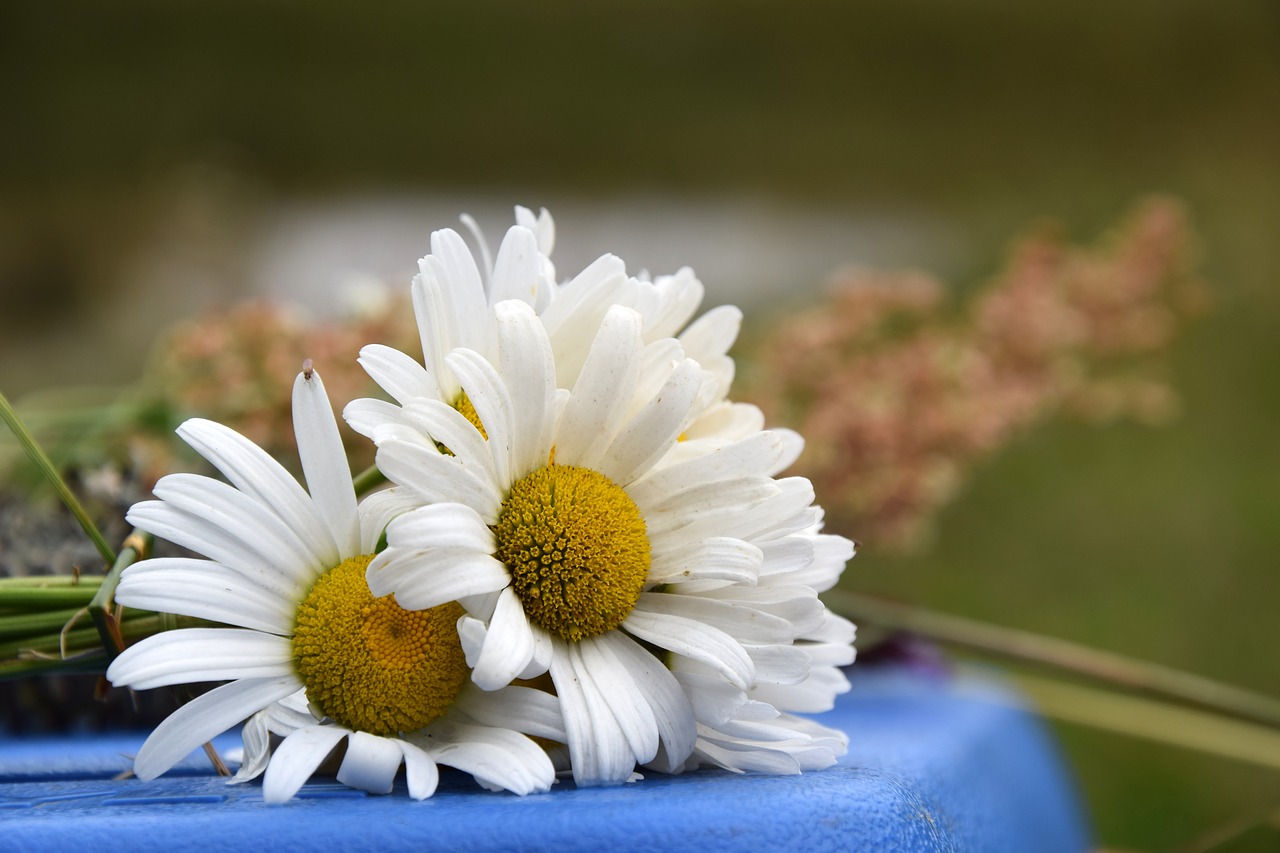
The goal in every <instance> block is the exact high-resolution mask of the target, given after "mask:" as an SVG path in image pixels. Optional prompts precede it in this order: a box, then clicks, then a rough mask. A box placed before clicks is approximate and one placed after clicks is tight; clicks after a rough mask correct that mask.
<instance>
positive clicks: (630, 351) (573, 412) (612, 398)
mask: <svg viewBox="0 0 1280 853" xmlns="http://www.w3.org/2000/svg"><path fill="white" fill-rule="evenodd" d="M640 322H641V321H640V315H639V314H638V313H636V312H635V311H632V310H631V309H629V308H624V307H621V306H615V307H614V308H612V309H610V311H609V313H608V314H607V315H606V316H605V320H604V323H603V324H602V325H601V326H600V331H599V332H598V333H597V334H596V337H595V340H594V341H592V343H591V351H590V353H589V354H588V355H587V361H586V364H584V365H583V367H582V371H581V373H579V374H578V379H577V382H575V383H574V386H573V394H572V395H571V396H570V397H569V401H568V404H567V405H566V407H565V411H564V415H563V416H562V418H561V420H560V428H559V430H558V433H557V439H556V458H557V459H558V460H560V461H561V462H562V463H563V464H567V465H581V466H583V467H585V468H595V467H597V466H598V465H599V464H600V460H601V459H602V458H603V456H604V453H605V451H606V450H607V449H608V447H609V445H610V444H611V443H612V442H613V438H614V436H615V435H617V433H618V430H619V429H620V428H621V426H622V417H623V415H624V414H625V413H626V411H627V407H628V405H629V404H630V402H631V397H632V394H633V393H634V390H635V385H636V381H637V379H638V378H639V371H640V361H639V356H640V351H641V341H640V332H641V327H640Z"/></svg>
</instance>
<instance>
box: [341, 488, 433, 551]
mask: <svg viewBox="0 0 1280 853" xmlns="http://www.w3.org/2000/svg"><path fill="white" fill-rule="evenodd" d="M421 504H422V499H421V498H419V497H418V496H417V495H415V494H413V493H412V492H411V491H409V490H408V489H403V488H401V487H399V486H392V487H391V488H389V489H383V490H382V491H380V492H374V493H373V494H371V495H368V496H367V497H365V498H364V500H362V501H360V506H359V507H357V511H358V512H359V514H360V553H361V554H372V553H373V552H374V551H375V550H376V549H377V547H378V541H379V540H380V539H382V534H383V532H384V531H385V530H386V529H387V525H388V524H390V523H391V521H392V520H393V519H395V518H396V517H398V516H401V515H404V514H405V513H406V512H409V511H410V510H413V509H416V508H417V507H418V506H420V505H421Z"/></svg>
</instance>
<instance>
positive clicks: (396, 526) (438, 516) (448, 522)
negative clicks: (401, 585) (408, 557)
mask: <svg viewBox="0 0 1280 853" xmlns="http://www.w3.org/2000/svg"><path fill="white" fill-rule="evenodd" d="M387 544H388V545H390V546H391V547H393V548H409V549H414V548H458V549H462V550H466V551H476V552H479V553H482V554H492V553H493V551H494V548H495V547H496V544H495V542H494V538H493V531H492V530H490V529H489V527H488V526H487V525H486V524H485V523H484V521H483V520H482V519H481V518H480V516H478V515H476V512H475V510H473V509H472V508H471V507H469V506H464V505H463V504H459V503H438V504H431V505H429V506H420V507H418V508H416V509H414V510H413V511H411V512H406V513H404V514H403V515H400V516H397V517H396V518H395V519H393V520H392V521H391V523H390V524H388V525H387Z"/></svg>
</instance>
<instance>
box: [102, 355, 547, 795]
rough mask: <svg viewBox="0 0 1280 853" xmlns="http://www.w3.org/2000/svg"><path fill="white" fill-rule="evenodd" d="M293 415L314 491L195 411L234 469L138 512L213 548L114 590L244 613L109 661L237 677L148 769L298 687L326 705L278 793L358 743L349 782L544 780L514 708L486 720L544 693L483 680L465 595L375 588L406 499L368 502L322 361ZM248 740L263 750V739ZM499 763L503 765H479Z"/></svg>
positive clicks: (201, 442)
mask: <svg viewBox="0 0 1280 853" xmlns="http://www.w3.org/2000/svg"><path fill="white" fill-rule="evenodd" d="M293 414H294V431H295V433H296V435H297V439H298V450H299V453H300V455H301V459H302V467H303V472H304V473H305V475H306V481H307V484H308V486H309V488H310V494H308V492H307V490H305V489H304V488H303V487H302V486H301V485H300V484H299V483H298V482H297V481H296V480H295V479H294V478H293V477H292V476H291V475H290V474H289V473H288V472H287V471H286V470H285V469H284V468H283V467H282V466H280V465H279V464H278V463H277V462H275V461H274V460H273V459H271V458H270V457H269V456H268V455H267V454H266V453H265V452H264V451H262V450H261V449H260V448H258V447H257V446H256V445H254V444H253V443H252V442H250V441H249V440H248V439H245V438H244V437H242V436H240V435H239V434H237V433H235V432H234V431H232V430H230V429H228V428H226V427H224V426H221V425H219V424H216V423H212V422H210V421H204V420H191V421H187V422H186V423H185V424H183V425H182V426H181V427H180V428H179V430H178V432H179V434H180V435H181V436H182V438H183V439H184V440H186V441H187V443H188V444H190V445H191V446H192V447H193V448H195V449H196V451H197V452H199V453H200V454H201V455H202V456H204V457H205V458H206V459H208V460H209V462H211V463H212V464H213V465H214V467H216V468H217V469H218V470H219V471H221V472H222V474H223V475H224V476H225V477H226V478H227V480H229V481H230V484H227V483H224V482H222V481H220V480H216V479H213V478H210V477H202V476H197V475H190V474H175V475H171V476H168V477H165V478H163V479H162V480H161V481H160V482H159V483H157V484H156V487H155V494H156V496H157V497H158V498H159V500H156V501H145V502H142V503H139V504H137V505H135V506H134V507H133V508H132V509H131V510H130V511H129V514H128V519H129V522H130V523H131V524H134V525H136V526H138V527H140V528H142V529H144V530H148V531H150V532H152V533H154V534H155V535H157V536H160V537H162V538H165V539H168V540H169V541H171V542H174V543H176V544H178V545H181V546H183V547H186V548H188V549H190V550H193V551H195V552H197V553H201V554H204V555H206V556H208V557H209V559H207V560H198V559H188V558H160V559H151V560H145V561H142V562H140V563H137V564H135V565H133V566H131V567H130V568H128V569H127V570H126V571H125V572H124V574H123V576H122V578H121V581H120V585H119V588H118V590H117V592H116V600H117V601H119V602H120V603H121V604H124V605H126V606H129V607H138V608H146V609H151V610H158V611H162V612H169V613H177V614H182V615H187V616H193V617H197V618H202V619H209V620H212V621H215V622H221V623H225V624H227V625H232V626H236V627H229V628H191V629H183V630H174V631H168V632H164V633H161V634H157V635H155V636H152V637H149V638H147V639H145V640H143V641H141V642H139V643H138V644H136V645H134V646H132V647H130V648H128V649H126V650H125V651H124V652H123V653H122V654H121V655H120V656H119V657H118V658H116V660H115V661H114V662H113V663H112V664H111V666H110V668H109V669H108V672H107V676H108V678H110V679H111V681H112V682H113V683H114V684H116V685H120V686H128V687H133V688H137V689H145V688H151V687H160V686H163V685H171V684H183V683H190V682H206V681H229V682H230V683H228V684H225V685H223V686H221V687H217V688H215V689H213V690H211V691H210V692H208V693H205V694H203V695H202V696H199V697H198V698H196V699H194V700H192V701H191V702H189V703H187V704H186V705H184V706H183V707H182V708H180V709H178V710H177V711H176V712H174V713H173V714H172V715H170V716H169V717H168V718H167V719H166V720H165V721H164V722H163V723H161V724H160V725H159V726H158V727H157V728H156V730H155V731H154V732H153V733H152V734H151V736H150V737H148V738H147V741H146V743H144V744H143V746H142V749H141V750H140V751H139V753H138V756H137V759H136V761H135V765H134V766H135V771H136V773H137V775H138V776H139V777H140V778H142V779H150V778H153V777H155V776H158V775H159V774H161V773H163V772H165V771H166V770H168V769H169V768H170V767H172V766H173V765H174V764H175V763H176V762H177V761H179V760H180V759H181V758H183V757H184V756H185V755H187V753H189V752H190V751H191V750H192V749H194V748H196V747H198V746H199V745H200V744H201V743H204V742H205V741H207V740H209V739H210V738H212V737H213V736H215V735H217V734H219V733H221V732H223V731H225V730H226V729H228V728H230V727H232V726H234V725H236V724H237V723H240V722H241V721H242V720H244V719H246V718H247V717H250V716H251V715H253V714H255V713H258V712H260V711H263V710H264V709H273V708H274V709H275V711H277V712H280V713H283V711H282V710H281V709H282V708H287V707H288V706H278V703H280V702H282V700H286V699H287V698H288V697H294V698H293V699H292V700H290V701H292V702H293V703H294V706H295V710H296V705H297V703H298V702H300V701H302V698H301V697H300V696H299V695H298V694H299V692H300V691H303V690H305V691H306V699H307V700H309V702H310V708H311V709H312V710H311V711H309V712H308V714H312V715H313V716H312V718H311V719H310V720H309V721H308V722H307V723H306V724H305V725H299V726H297V727H296V728H294V729H292V730H290V731H289V732H287V735H288V736H287V737H286V738H285V740H284V742H283V743H282V744H281V745H280V747H279V748H278V750H277V751H276V752H275V754H274V755H273V756H271V757H270V759H269V763H268V765H267V768H266V773H267V775H266V781H265V786H264V797H265V798H266V799H267V800H268V801H283V800H287V799H288V798H289V797H291V796H292V795H293V793H294V792H295V791H296V790H297V789H298V787H299V786H300V785H301V784H302V783H303V782H304V781H305V780H306V779H307V777H309V776H310V775H311V774H312V772H314V771H315V769H316V767H317V766H318V765H319V764H320V763H321V762H322V761H324V759H325V758H326V757H327V756H328V755H329V754H330V753H331V752H333V751H334V749H335V748H336V747H338V746H339V745H340V744H342V743H343V742H344V741H345V744H346V751H345V755H344V757H343V758H342V764H341V767H340V769H339V771H338V778H339V780H340V781H343V782H345V783H346V784H349V785H353V786H355V787H360V788H364V789H366V790H370V791H374V792H386V791H389V790H390V789H391V783H392V780H393V779H394V777H395V775H396V773H397V771H398V769H399V767H400V765H401V764H404V765H405V768H406V773H407V777H408V784H409V790H410V793H411V794H412V796H414V797H415V798H422V797H426V796H429V795H430V794H431V793H432V791H433V790H434V789H435V780H436V773H437V771H436V762H437V761H439V762H442V763H445V764H450V765H454V766H458V767H461V768H462V769H464V770H469V771H471V772H473V773H475V775H476V776H477V778H479V779H481V781H482V782H483V783H486V784H491V785H495V784H496V785H500V786H503V787H507V788H509V789H511V790H513V791H516V792H518V793H527V792H529V791H544V790H547V789H548V787H549V786H550V785H551V782H552V781H553V769H552V767H551V764H550V762H549V760H548V759H547V758H546V756H545V754H544V753H543V752H542V750H541V749H540V748H538V747H537V746H536V745H535V744H534V743H533V742H532V741H531V740H529V739H528V738H526V737H524V736H523V735H520V734H517V733H516V732H514V731H512V730H511V729H510V728H509V727H508V726H507V723H506V722H494V723H492V724H491V723H486V722H483V721H484V720H490V721H500V720H506V721H509V720H510V719H511V718H512V717H514V715H515V712H514V709H513V708H511V707H510V706H511V705H512V703H513V702H514V703H517V704H518V703H521V702H523V701H525V700H528V698H529V697H528V694H527V693H522V692H517V693H516V694H511V693H510V692H507V693H505V694H504V693H501V692H500V693H490V694H486V693H483V692H481V691H479V690H476V689H473V688H471V687H470V686H469V685H468V682H467V679H468V669H467V666H466V661H465V657H464V653H463V650H462V647H461V644H460V641H459V639H458V635H457V630H456V623H457V621H458V618H459V617H460V616H461V615H462V609H461V608H460V607H459V606H458V605H457V604H456V603H452V602H449V601H447V600H442V601H441V602H438V603H437V604H436V605H433V606H432V608H431V609H422V610H415V611H408V610H404V609H401V608H400V607H399V606H397V604H396V603H395V601H394V599H392V598H390V597H382V598H375V596H373V595H372V594H371V593H370V591H369V588H368V585H367V583H366V582H365V571H366V568H367V566H368V564H369V563H370V561H371V560H372V559H373V551H374V549H375V546H376V543H377V541H378V539H379V536H380V535H381V532H382V530H383V528H384V526H385V524H386V522H387V520H388V519H389V518H390V517H391V515H392V514H394V513H395V512H396V511H398V510H400V509H403V507H404V500H403V497H402V496H401V495H399V494H398V493H397V492H396V490H389V491H388V492H384V493H379V494H378V495H375V496H372V497H371V498H369V499H366V500H365V501H364V502H363V503H362V504H360V505H359V506H357V501H356V496H355V492H354V490H353V487H352V482H351V472H350V469H349V467H348V465H347V461H346V456H345V454H344V452H343V449H342V443H341V440H340V438H339V435H338V429H337V423H336V421H335V419H334V416H333V411H332V409H331V407H330V404H329V399H328V396H327V395H326V394H325V391H324V386H323V384H322V383H321V381H320V377H319V375H318V374H316V373H314V372H313V371H311V370H310V367H309V366H308V367H307V368H306V369H305V370H304V372H303V373H302V374H300V375H299V376H298V379H297V381H296V383H295V385H294V394H293ZM277 706H278V707H277ZM263 722H264V723H265V720H264V721H263ZM277 722H278V721H277ZM278 727H279V726H277V728H278ZM251 728H252V727H251ZM268 728H270V726H268ZM251 740H252V738H251ZM433 744H434V746H433ZM246 752H247V753H249V762H250V764H258V765H260V764H261V763H262V760H263V753H262V751H261V750H258V751H257V752H256V753H255V751H254V750H253V749H249V750H246ZM491 765H492V766H493V767H503V768H504V769H501V770H497V771H492V772H491V771H489V770H485V771H484V772H478V771H479V770H480V768H481V767H482V766H483V767H489V766H491Z"/></svg>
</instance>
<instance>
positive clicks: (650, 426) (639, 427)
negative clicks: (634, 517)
mask: <svg viewBox="0 0 1280 853" xmlns="http://www.w3.org/2000/svg"><path fill="white" fill-rule="evenodd" d="M702 376H703V372H702V368H701V367H699V366H698V363H697V362H696V361H692V360H685V361H683V362H681V363H680V366H679V367H677V368H676V369H675V370H673V371H672V372H671V375H670V377H668V379H667V381H666V383H665V384H664V385H663V387H662V390H661V391H659V392H658V394H657V395H656V396H655V397H654V398H653V400H651V401H650V402H649V404H648V405H646V406H645V407H644V408H643V409H641V410H640V412H639V414H637V415H636V416H635V417H634V418H633V419H632V420H631V422H630V423H628V424H627V426H626V427H625V428H624V429H623V430H622V433H621V434H620V435H619V436H618V438H617V439H616V440H615V441H614V442H613V446H612V447H610V448H609V454H608V457H607V459H606V460H605V462H604V464H602V465H601V467H600V472H601V473H602V474H604V475H605V476H606V477H608V478H609V479H611V480H613V481H614V482H615V483H618V484H619V485H621V486H623V487H625V486H627V485H628V484H629V483H631V482H632V481H633V480H635V479H636V478H637V477H639V476H640V475H641V474H644V473H645V472H647V471H648V470H649V467H650V466H652V465H653V463H654V462H656V461H657V460H658V459H659V458H661V457H662V455H663V454H665V453H666V452H667V451H668V450H670V449H671V447H672V446H673V445H674V444H675V442H676V439H677V438H678V437H679V435H680V431H681V430H682V429H684V426H685V424H686V423H687V422H688V417H689V411H690V407H691V406H692V405H693V401H694V398H695V397H697V394H698V389H699V388H701V387H702Z"/></svg>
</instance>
